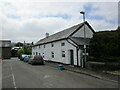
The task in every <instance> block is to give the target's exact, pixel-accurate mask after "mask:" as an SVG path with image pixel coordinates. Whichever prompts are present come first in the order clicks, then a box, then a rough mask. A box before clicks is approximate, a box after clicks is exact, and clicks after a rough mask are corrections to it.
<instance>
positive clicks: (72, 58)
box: [70, 50, 74, 65]
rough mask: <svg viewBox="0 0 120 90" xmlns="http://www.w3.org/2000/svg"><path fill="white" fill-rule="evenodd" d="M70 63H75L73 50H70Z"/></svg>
mask: <svg viewBox="0 0 120 90" xmlns="http://www.w3.org/2000/svg"><path fill="white" fill-rule="evenodd" d="M70 64H71V65H74V52H73V50H70Z"/></svg>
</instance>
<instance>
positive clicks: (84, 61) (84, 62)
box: [80, 11, 86, 67]
mask: <svg viewBox="0 0 120 90" xmlns="http://www.w3.org/2000/svg"><path fill="white" fill-rule="evenodd" d="M80 14H83V22H84V60H83V65H82V67H85V65H86V33H85V12H84V11H81V12H80Z"/></svg>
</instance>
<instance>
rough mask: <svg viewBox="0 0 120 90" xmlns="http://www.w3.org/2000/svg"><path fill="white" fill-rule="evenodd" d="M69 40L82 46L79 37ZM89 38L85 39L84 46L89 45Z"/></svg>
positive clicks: (81, 40)
mask: <svg viewBox="0 0 120 90" xmlns="http://www.w3.org/2000/svg"><path fill="white" fill-rule="evenodd" d="M70 39H71V40H72V41H73V42H74V43H76V44H77V45H84V38H81V37H70ZM89 42H90V38H86V45H89Z"/></svg>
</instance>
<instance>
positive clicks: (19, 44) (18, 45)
mask: <svg viewBox="0 0 120 90" xmlns="http://www.w3.org/2000/svg"><path fill="white" fill-rule="evenodd" d="M15 46H16V47H22V46H23V43H21V42H18V43H16V44H15Z"/></svg>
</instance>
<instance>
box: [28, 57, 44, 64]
mask: <svg viewBox="0 0 120 90" xmlns="http://www.w3.org/2000/svg"><path fill="white" fill-rule="evenodd" d="M28 63H29V64H32V65H33V64H44V59H43V57H42V56H41V55H34V56H33V55H31V56H30V59H29V60H28Z"/></svg>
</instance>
